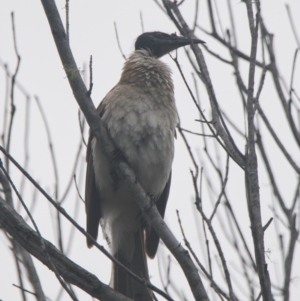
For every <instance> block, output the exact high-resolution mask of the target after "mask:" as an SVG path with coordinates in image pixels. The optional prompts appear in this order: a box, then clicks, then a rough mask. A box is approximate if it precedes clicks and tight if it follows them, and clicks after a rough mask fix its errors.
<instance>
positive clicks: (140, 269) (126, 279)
mask: <svg viewBox="0 0 300 301" xmlns="http://www.w3.org/2000/svg"><path fill="white" fill-rule="evenodd" d="M134 241H135V249H134V254H133V258H132V261H131V262H128V261H126V260H125V259H124V257H123V256H122V254H121V252H117V253H116V254H115V258H116V259H118V261H120V262H121V263H122V264H123V265H125V266H126V267H127V268H129V269H130V270H131V271H132V272H133V273H135V274H136V275H138V276H139V277H141V278H142V279H147V280H149V275H148V267H147V258H146V252H145V247H144V231H143V230H142V229H141V227H139V230H138V231H137V232H136V233H135V234H134ZM112 279H113V288H114V289H115V290H116V291H118V292H119V293H121V294H123V295H125V296H127V297H129V298H131V299H133V300H138V301H153V298H152V293H151V291H149V290H148V289H147V287H146V286H145V285H144V284H143V283H140V282H138V281H136V280H135V279H133V278H132V277H131V276H130V275H128V273H126V271H124V270H123V269H122V268H121V267H119V266H118V265H117V264H114V267H113V278H112Z"/></svg>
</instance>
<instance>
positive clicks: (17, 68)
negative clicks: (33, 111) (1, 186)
mask: <svg viewBox="0 0 300 301" xmlns="http://www.w3.org/2000/svg"><path fill="white" fill-rule="evenodd" d="M11 23H12V32H13V40H14V50H15V54H16V57H17V66H16V69H15V72H14V74H13V75H12V78H11V87H10V89H11V90H10V121H9V127H8V134H7V142H6V150H7V152H8V153H9V151H10V143H11V135H12V125H13V120H14V115H15V112H16V106H15V101H14V92H15V83H16V77H17V74H18V71H19V67H20V62H21V57H20V55H19V52H18V48H17V38H16V30H15V18H14V13H13V12H12V13H11ZM5 163H6V169H7V172H8V173H9V160H8V159H7V158H6V161H5Z"/></svg>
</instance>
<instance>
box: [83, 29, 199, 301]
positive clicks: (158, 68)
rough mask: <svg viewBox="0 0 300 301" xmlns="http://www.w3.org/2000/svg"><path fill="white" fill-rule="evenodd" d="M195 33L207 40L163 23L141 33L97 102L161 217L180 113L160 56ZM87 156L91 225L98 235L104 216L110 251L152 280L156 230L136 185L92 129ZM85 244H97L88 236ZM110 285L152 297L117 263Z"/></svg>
mask: <svg viewBox="0 0 300 301" xmlns="http://www.w3.org/2000/svg"><path fill="white" fill-rule="evenodd" d="M191 41H193V43H195V44H199V43H204V42H203V41H202V40H199V39H194V38H193V39H189V38H186V37H182V36H177V35H176V34H167V33H163V32H158V31H155V32H145V33H143V34H141V35H140V36H138V38H137V39H136V42H135V50H134V52H133V53H132V54H131V55H130V56H129V57H128V59H127V60H126V62H125V64H124V67H123V71H122V74H121V77H120V80H119V82H118V83H117V85H115V86H114V87H113V88H112V89H111V90H110V91H109V92H108V94H107V95H106V96H105V97H104V99H103V100H102V101H101V102H100V104H99V106H98V108H97V112H98V114H99V115H100V118H101V119H102V120H103V122H104V124H105V126H106V128H107V130H108V133H109V136H110V138H111V139H112V141H113V143H114V145H115V147H116V149H117V153H118V155H120V156H121V157H122V159H123V160H124V161H125V162H126V163H127V164H128V165H129V167H130V168H131V169H132V170H133V171H134V173H135V176H136V179H137V181H138V182H139V183H140V184H141V186H142V188H143V189H144V191H145V192H146V193H147V195H148V196H149V197H150V199H151V201H152V203H153V205H154V206H156V207H157V209H158V211H159V213H160V215H161V216H162V217H164V214H165V209H166V205H167V201H168V197H169V191H170V185H171V177H172V162H173V157H174V138H175V135H176V131H175V130H176V125H177V122H178V115H177V109H176V105H175V99H174V85H173V81H172V75H171V69H170V68H169V66H168V65H167V64H165V63H164V62H162V61H161V60H159V58H161V57H162V56H164V55H165V54H167V53H169V52H170V51H172V50H176V49H177V48H179V47H182V46H186V45H189V44H190V42H191ZM86 161H87V170H86V187H85V208H86V216H87V223H86V230H87V233H89V234H90V235H91V236H92V237H93V238H94V239H95V240H96V239H97V236H98V228H99V224H100V225H101V227H102V231H103V235H104V237H105V238H106V240H107V242H108V244H109V247H110V250H111V253H112V255H113V256H114V257H115V258H116V259H117V260H118V261H119V262H120V263H122V264H123V265H124V266H126V267H127V268H129V269H130V270H131V271H132V272H133V273H135V274H136V275H137V276H139V277H141V278H142V279H145V280H149V275H148V267H147V256H146V255H148V256H149V257H150V258H154V256H155V255H156V252H157V249H158V245H159V236H158V235H157V233H156V232H155V230H154V229H153V228H152V227H151V225H149V224H148V223H147V221H146V220H145V218H143V216H142V214H141V211H140V209H139V207H138V206H137V204H136V202H135V201H134V197H133V195H132V192H131V191H130V190H129V188H128V187H127V185H126V184H125V182H124V180H122V178H120V176H119V175H118V174H117V173H116V171H115V170H114V169H113V167H112V165H111V163H110V161H109V160H108V159H107V158H106V156H105V154H104V152H103V150H102V149H101V141H98V140H96V138H95V137H94V135H93V132H92V131H90V133H89V139H88V145H87V155H86ZM87 246H88V247H89V248H90V247H92V246H93V242H92V240H91V239H89V238H87ZM111 285H112V287H113V288H114V289H115V290H117V291H118V292H120V293H122V294H124V295H125V296H127V297H130V298H132V299H133V300H140V301H152V300H153V296H152V293H151V292H150V291H149V290H148V289H147V287H146V286H145V285H144V283H140V282H138V281H137V280H135V279H133V278H132V277H131V276H130V275H129V274H128V273H127V272H126V271H124V269H122V268H121V267H120V266H119V265H117V264H115V263H113V268H112V277H111Z"/></svg>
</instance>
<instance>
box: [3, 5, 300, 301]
mask: <svg viewBox="0 0 300 301" xmlns="http://www.w3.org/2000/svg"><path fill="white" fill-rule="evenodd" d="M202 2H203V3H202ZM204 2H205V1H200V5H199V23H200V24H201V26H202V27H204V28H206V29H208V30H209V29H210V27H209V22H208V18H207V8H206V5H205V3H204ZM225 2H226V1H223V0H219V1H216V3H218V7H219V13H220V15H221V19H222V24H221V25H222V26H223V28H228V27H229V26H230V25H229V17H228V11H227V8H226V3H225ZM262 2H263V3H262V15H263V17H264V19H265V22H266V24H267V26H268V29H269V30H270V31H271V32H273V33H275V34H276V36H275V40H274V43H275V48H276V54H277V56H278V58H280V60H279V67H280V71H281V72H282V75H283V77H284V78H285V79H286V81H287V82H289V80H290V74H291V67H292V61H293V55H294V52H295V49H296V47H297V45H296V42H295V39H294V38H293V35H292V32H291V30H290V25H289V22H288V18H287V13H286V10H285V6H284V5H285V3H289V5H290V7H291V11H292V13H293V14H294V20H295V22H296V27H297V29H298V31H299V32H300V30H299V28H300V26H299V25H300V21H299V20H300V15H299V12H300V1H299V0H290V1H281V0H277V1H274V0H265V1H262ZM56 3H57V7H58V10H59V12H60V14H61V17H62V18H65V9H64V6H65V3H64V1H56ZM231 4H232V7H233V10H234V13H235V20H236V24H239V26H238V27H237V34H238V37H239V42H238V46H239V49H241V50H242V51H244V52H245V53H248V54H249V52H250V44H249V29H248V23H247V17H246V10H245V5H244V4H243V3H241V1H231ZM181 9H182V12H183V13H184V16H185V17H186V19H187V21H188V22H189V23H190V24H192V22H193V18H194V10H195V1H190V0H186V1H185V3H184V4H183V5H182V6H181ZM11 12H14V17H15V27H16V28H15V30H16V36H17V47H18V51H19V54H20V55H21V66H20V71H19V73H18V76H17V80H18V83H20V84H21V85H22V87H24V89H25V90H26V91H27V92H28V93H29V95H30V97H31V98H30V101H31V113H30V114H31V122H30V136H29V138H28V139H29V148H30V163H29V172H30V173H31V174H32V176H33V177H34V178H35V179H37V180H38V181H39V183H40V184H41V185H42V186H43V187H44V188H46V189H47V191H48V192H49V194H50V195H54V173H53V168H52V165H51V158H50V155H49V148H48V144H47V139H46V138H45V128H44V125H43V121H42V119H41V116H40V114H39V112H38V109H37V105H36V103H35V101H34V96H35V95H36V96H38V98H39V99H40V102H41V104H42V106H43V108H44V110H45V112H46V115H47V119H48V122H49V127H50V129H51V136H52V139H53V142H54V151H55V153H56V158H57V163H58V171H59V181H60V182H59V183H60V187H59V196H60V197H61V196H62V194H63V191H64V188H65V187H66V185H67V183H68V181H69V178H70V175H71V172H72V167H73V163H74V159H75V155H76V151H77V147H78V143H79V142H80V130H79V126H78V106H77V103H76V101H75V100H74V98H73V95H72V91H71V89H70V87H69V84H68V81H67V79H66V76H65V72H64V70H63V68H62V64H61V62H60V59H59V56H58V53H57V51H56V47H55V44H54V41H53V38H52V35H51V31H50V29H49V25H48V21H47V19H46V16H45V13H44V11H43V8H42V5H41V3H40V1H33V0H28V1H24V0H10V1H4V0H0V60H1V64H2V63H6V64H7V65H8V68H9V70H10V72H13V71H14V68H15V66H16V56H15V53H14V46H13V40H12V29H11V15H10V14H11ZM141 18H142V22H141ZM114 22H115V24H116V26H117V28H118V34H119V40H120V44H121V48H122V51H123V53H124V54H125V56H126V57H128V56H129V55H130V53H131V52H132V51H133V47H134V42H135V39H136V37H137V36H138V35H139V34H141V33H142V25H141V23H143V26H144V30H145V31H154V30H159V31H164V32H167V33H172V32H175V31H176V28H175V27H174V25H173V23H172V22H171V21H170V20H169V19H168V17H167V16H166V15H165V14H164V12H162V11H161V9H160V8H159V7H158V6H157V4H155V2H154V1H145V0H142V1H138V0H126V1H125V0H118V1H99V0H98V1H97V0H85V1H83V0H73V1H70V44H71V48H72V51H73V55H74V57H75V60H76V62H77V65H78V67H79V68H80V69H81V70H82V74H83V77H84V78H87V79H88V77H89V73H88V68H87V64H88V62H89V58H90V56H91V55H92V56H93V82H94V86H93V93H92V99H93V101H94V103H95V105H98V103H99V102H100V101H101V99H102V98H103V97H104V96H105V95H106V93H107V92H108V91H109V90H110V89H111V88H112V87H113V86H114V85H115V84H116V83H117V82H118V80H119V76H120V73H121V70H122V66H123V63H124V58H123V57H122V54H121V53H120V50H119V48H118V45H117V41H116V35H115V27H114ZM299 32H298V33H299ZM197 35H198V37H199V38H201V39H203V40H205V41H206V42H207V45H208V46H209V48H210V49H212V50H214V51H215V52H217V53H220V54H222V55H224V57H227V58H228V53H227V52H226V51H224V49H223V50H222V48H220V45H219V44H218V43H216V42H215V41H213V40H212V39H211V38H209V37H208V36H207V35H205V34H204V33H203V32H201V31H199V30H198V31H197ZM221 51H224V53H222V52H221ZM204 53H205V52H204ZM178 56H179V60H180V63H181V66H182V68H183V71H184V72H185V74H186V76H187V79H188V81H189V83H190V84H191V85H192V86H193V81H192V76H191V69H190V67H189V65H188V61H187V59H186V58H185V55H184V50H183V49H180V50H179V51H178ZM205 58H206V60H207V63H208V68H209V72H210V75H211V78H212V80H213V83H214V86H215V90H216V94H217V98H218V100H219V102H220V104H221V107H222V109H224V110H225V111H226V113H227V114H229V116H231V117H232V118H234V120H235V122H236V123H237V124H238V125H239V126H240V128H241V129H243V126H244V123H243V111H242V106H241V104H240V101H237V100H236V99H237V98H238V97H239V96H238V93H237V91H235V89H232V85H234V82H235V81H234V78H230V77H231V75H232V74H233V71H232V70H230V68H229V67H226V66H223V67H222V68H223V69H220V64H218V63H217V62H216V60H214V59H213V58H211V57H210V56H209V55H208V54H207V53H205ZM282 58H284V59H282ZM163 60H164V61H165V62H166V63H167V64H168V65H170V66H171V68H172V70H173V74H174V82H175V92H176V101H177V108H178V111H179V115H180V118H181V121H182V124H183V126H184V127H185V128H189V129H191V130H195V131H198V132H199V131H200V128H199V124H198V123H196V122H195V119H197V118H199V116H198V114H197V112H196V110H195V108H194V105H193V103H192V100H191V98H190V97H189V94H188V92H187V90H186V88H185V86H184V84H183V82H182V80H181V78H180V75H179V72H178V70H177V69H176V66H175V64H174V62H173V61H172V60H171V59H170V58H169V57H168V56H165V57H164V58H163ZM241 65H242V66H241V68H242V70H244V71H245V74H244V75H243V76H245V77H244V78H245V79H246V75H247V69H246V65H245V66H244V65H243V63H241ZM298 66H299V63H298ZM298 71H299V67H298ZM295 82H297V85H298V87H299V72H298V73H297V74H296V79H295ZM266 84H270V85H271V81H270V79H268V78H267V79H266ZM5 85H6V84H5V72H4V70H3V69H0V93H1V94H0V116H1V117H0V118H1V119H2V116H3V109H4V99H5V97H4V95H5ZM199 87H200V96H201V102H202V104H203V109H204V110H205V113H206V114H207V116H209V112H210V109H209V103H208V101H207V95H206V92H205V89H204V88H203V86H202V85H199ZM201 88H202V89H201ZM276 98H277V97H276V94H274V92H272V90H271V89H270V90H268V89H266V90H265V91H264V92H263V94H262V101H263V105H264V108H268V110H269V112H271V113H272V114H270V120H271V121H272V122H273V123H274V126H275V128H276V130H277V131H278V133H279V135H281V138H283V139H286V140H284V143H286V144H290V145H291V147H290V151H291V155H292V156H293V157H294V159H295V160H296V161H297V162H298V164H299V153H298V152H297V151H294V149H296V148H293V145H294V144H293V143H294V142H293V141H292V139H291V137H289V136H288V135H285V133H286V128H285V127H284V126H283V125H281V124H280V122H278V121H279V120H281V118H282V112H281V109H280V108H281V107H280V105H279V101H278V100H277V99H276ZM15 102H16V103H15V104H16V108H17V111H16V117H15V122H14V128H13V139H12V146H11V147H12V152H11V153H12V155H13V156H14V157H15V158H16V159H17V160H18V161H19V162H20V163H21V164H22V162H24V118H25V117H24V116H25V109H26V100H25V97H24V95H22V93H21V92H20V91H19V90H18V89H17V90H16V98H15ZM0 127H1V133H2V120H0ZM237 141H238V146H239V148H240V149H241V150H243V149H244V141H243V140H237ZM201 142H202V140H201V141H200V140H199V139H198V138H192V139H191V140H190V143H191V145H192V149H193V150H194V151H195V152H196V153H200V150H202V149H203V145H202V144H201ZM270 143H271V142H270ZM175 144H176V155H175V159H174V168H173V182H172V188H171V193H170V199H169V204H168V208H167V214H166V221H167V222H168V224H169V226H170V228H171V229H172V230H173V231H174V232H175V233H176V237H177V238H178V239H179V240H180V241H182V239H181V235H180V232H179V227H178V224H177V221H176V212H175V210H176V209H178V210H180V212H181V216H182V221H183V224H184V225H185V226H186V229H188V236H189V239H190V240H191V241H194V242H195V249H196V250H197V251H198V252H199V254H200V256H202V255H203V256H205V255H204V254H203V253H202V251H203V250H202V249H201V248H200V247H199V245H197V243H196V241H197V240H198V239H199V235H200V234H199V233H198V232H197V231H196V229H195V228H196V224H195V220H194V214H193V210H192V208H193V186H192V183H191V180H190V168H193V165H192V162H191V161H190V159H189V156H188V153H187V151H186V149H185V147H184V145H183V142H182V140H181V138H178V139H177V141H176V143H175ZM0 157H1V158H3V157H2V155H0ZM224 158H225V156H224V154H221V162H222V166H221V167H220V168H221V169H222V170H223V171H224V168H225V160H224ZM80 160H81V161H83V160H84V154H83V153H82V156H81V157H80ZM198 160H199V161H198V162H200V159H199V158H198ZM271 160H272V161H273V162H276V160H278V157H277V156H276V155H275V154H274V156H273V157H272V159H271ZM280 160H281V159H280ZM280 160H279V161H280ZM199 164H200V163H199ZM279 165H280V162H278V166H279ZM82 166H83V168H82V169H81V170H80V169H78V170H77V177H78V179H79V180H80V179H81V180H82V179H83V177H84V173H85V166H84V165H82ZM284 168H285V167H284V165H283V166H282V167H278V170H279V171H280V170H281V172H279V173H278V174H277V175H276V177H277V179H278V181H280V183H281V184H282V190H283V194H284V195H285V196H287V197H290V198H291V197H292V195H293V193H294V190H293V189H292V188H291V187H294V186H293V184H294V183H295V182H296V177H295V178H294V177H290V176H288V177H287V176H286V174H288V172H290V170H285V169H284ZM230 169H231V171H233V174H232V177H231V178H230V181H229V183H228V190H229V196H230V197H231V200H232V202H234V205H235V209H236V212H237V213H238V216H239V218H240V220H241V221H243V220H246V221H247V222H245V224H244V226H245V233H246V234H247V235H248V238H247V239H248V241H249V243H250V242H251V236H250V230H249V220H248V214H247V210H246V198H245V192H244V190H243V185H244V179H243V173H242V172H241V170H240V169H239V168H238V167H237V166H236V165H235V163H233V162H232V161H231V162H230ZM12 172H13V173H12V175H13V176H15V178H14V179H15V181H16V182H17V183H19V182H20V176H19V174H18V173H17V172H16V171H15V170H13V171H12ZM285 172H286V173H285ZM260 177H261V178H260V179H261V182H260V186H261V194H262V198H263V201H265V203H264V204H263V208H262V212H263V222H266V221H267V220H268V219H269V218H270V217H271V216H272V214H271V211H270V210H269V209H268V204H269V203H270V201H271V197H270V193H269V192H270V191H269V190H268V188H269V182H268V179H267V178H266V176H265V174H264V172H263V171H262V173H261V175H260ZM81 183H83V182H82V181H81ZM289 185H291V186H289ZM265 188H266V190H264V189H265ZM80 189H81V193H82V194H83V191H84V190H83V189H84V185H83V184H82V185H80ZM218 189H219V188H218ZM26 196H27V198H28V204H30V199H31V198H32V189H31V188H30V185H27V186H26ZM75 199H76V193H74V194H73V195H71V196H69V198H68V199H67V201H66V202H65V203H64V207H65V208H66V210H69V211H70V213H72V214H73V210H74V209H73V208H74V201H75ZM78 208H79V209H78V210H79V212H78V216H77V222H78V223H80V224H81V225H82V226H84V225H85V213H84V205H83V204H82V203H80V201H79V207H78ZM24 216H25V215H24ZM34 217H35V219H36V221H37V223H38V226H39V227H40V230H41V232H42V234H43V235H44V236H45V238H47V239H49V240H51V241H52V242H53V243H55V241H56V240H55V234H54V229H53V224H52V223H51V218H55V213H54V210H53V208H50V206H49V205H48V203H47V201H46V200H45V199H44V198H42V197H41V196H38V202H37V205H36V207H35V209H34ZM63 226H64V227H65V229H66V236H67V233H69V232H68V231H70V229H71V227H70V225H69V223H68V222H66V221H63ZM100 236H101V235H100ZM200 237H201V235H200ZM99 241H100V242H101V243H103V244H104V245H106V244H105V242H103V239H102V237H100V238H99ZM8 245H9V243H8V241H7V239H6V237H5V235H4V234H3V233H0V300H3V301H10V300H20V293H19V291H18V289H17V288H15V287H13V286H12V284H13V283H15V284H17V277H16V272H15V271H16V268H15V263H14V261H13V257H12V256H11V254H10V250H9V249H8V247H7V246H8ZM161 249H162V248H161ZM266 249H269V250H271V251H272V254H273V255H272V254H271V255H270V259H269V261H268V264H269V268H270V270H271V273H272V275H275V274H276V272H274V271H280V267H278V265H277V263H276V261H277V257H278V256H279V251H278V246H277V244H276V243H275V242H272V240H270V241H269V240H267V244H266ZM296 251H297V252H299V247H298V249H296ZM160 252H161V253H160V255H159V257H160V258H163V257H164V258H165V255H166V254H167V252H166V250H161V251H160ZM201 254H202V255H201ZM272 256H273V257H272ZM70 258H71V259H72V260H74V261H75V262H76V263H78V264H80V265H82V266H83V267H84V268H86V269H88V270H89V271H90V272H92V273H94V274H95V275H96V276H97V277H99V279H100V280H101V281H104V282H105V283H108V282H109V278H110V263H109V261H108V260H107V259H106V258H105V257H104V255H102V254H100V253H99V252H98V251H97V250H95V248H93V249H92V250H88V249H87V248H86V245H85V238H84V237H83V236H82V235H79V234H77V235H76V236H75V238H74V243H73V245H72V249H71V251H70ZM298 258H299V256H298ZM227 260H228V261H229V262H234V258H230V255H229V257H228V258H227ZM204 261H205V260H204ZM298 263H299V262H298ZM299 264H300V263H299ZM176 265H177V264H176V263H174V265H173V266H174V270H173V274H172V275H171V277H173V280H175V279H176V280H177V283H178V284H179V285H181V287H178V289H179V290H180V291H183V292H184V294H186V295H187V296H190V292H189V289H188V287H187V285H186V284H185V280H183V279H184V278H183V277H182V275H181V272H180V271H179V269H178V268H177V267H176ZM149 266H150V274H151V277H152V278H151V280H152V281H153V282H154V284H156V285H158V286H160V287H161V283H160V279H159V276H158V272H157V270H158V269H157V260H153V261H151V262H150V264H149ZM298 267H299V265H298ZM37 269H38V272H39V275H40V277H41V279H42V285H43V287H44V289H45V292H46V295H47V296H49V298H50V299H51V300H55V298H56V296H57V292H58V287H59V284H58V282H57V280H56V279H55V277H54V276H53V275H52V273H51V272H49V270H48V269H47V268H45V267H44V266H42V265H40V264H37ZM296 274H297V273H296ZM299 276H300V274H299V273H298V274H297V275H296V277H299ZM45 279H47V280H46V281H45ZM178 279H182V281H181V280H178ZM295 283H296V285H293V287H292V290H293V293H294V295H293V296H294V299H293V300H297V297H295V296H297V293H298V296H299V294H300V288H299V287H300V285H299V279H298V280H296V281H295ZM28 288H30V286H28ZM207 288H209V285H207ZM84 295H85V294H84V293H79V299H80V300H86V299H87V298H86V297H85V298H86V299H84V297H83V296H84ZM85 296H86V295H85ZM80 297H81V298H80ZM28 300H34V299H33V298H32V297H29V298H28ZM62 300H67V297H66V295H64V297H63V299H62ZM245 300H246V299H245Z"/></svg>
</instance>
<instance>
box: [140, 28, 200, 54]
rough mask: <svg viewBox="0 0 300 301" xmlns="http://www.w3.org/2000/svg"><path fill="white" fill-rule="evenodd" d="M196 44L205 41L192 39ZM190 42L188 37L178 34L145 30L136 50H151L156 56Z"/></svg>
mask: <svg viewBox="0 0 300 301" xmlns="http://www.w3.org/2000/svg"><path fill="white" fill-rule="evenodd" d="M192 41H193V42H194V43H195V44H199V43H205V42H203V41H201V40H198V39H192ZM189 44H190V40H189V39H188V38H186V37H179V36H177V35H176V34H174V33H173V34H171V35H169V34H167V33H163V32H159V31H153V32H145V33H143V34H141V35H140V36H139V37H138V38H137V39H136V42H135V50H140V49H146V50H149V51H150V53H151V55H153V56H154V57H157V58H159V57H162V56H163V55H165V54H167V53H168V52H170V51H172V50H175V49H177V48H179V47H182V46H186V45H189Z"/></svg>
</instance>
